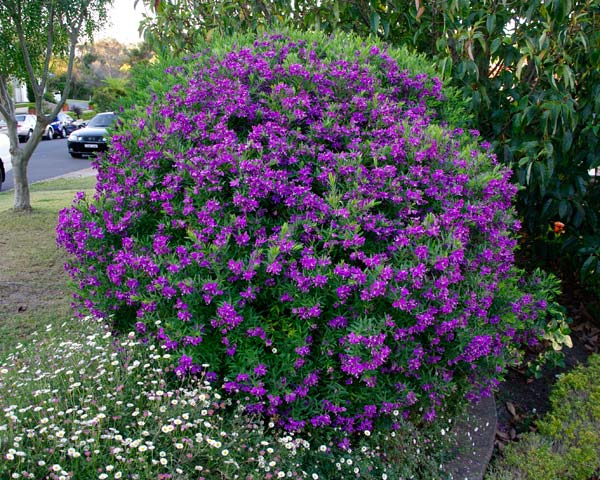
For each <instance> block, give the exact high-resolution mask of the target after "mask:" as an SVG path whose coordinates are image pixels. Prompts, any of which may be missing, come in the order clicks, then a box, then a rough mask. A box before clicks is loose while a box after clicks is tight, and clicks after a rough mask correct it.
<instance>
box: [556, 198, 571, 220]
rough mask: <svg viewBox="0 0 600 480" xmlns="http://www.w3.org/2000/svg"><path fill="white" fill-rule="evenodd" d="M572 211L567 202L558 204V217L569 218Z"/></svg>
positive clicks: (562, 201) (563, 201)
mask: <svg viewBox="0 0 600 480" xmlns="http://www.w3.org/2000/svg"><path fill="white" fill-rule="evenodd" d="M570 210H571V206H570V205H569V202H568V201H567V200H564V199H563V200H561V201H560V202H559V204H558V216H559V217H560V218H567V215H568V214H569V211H570Z"/></svg>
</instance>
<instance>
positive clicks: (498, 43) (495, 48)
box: [490, 37, 502, 54]
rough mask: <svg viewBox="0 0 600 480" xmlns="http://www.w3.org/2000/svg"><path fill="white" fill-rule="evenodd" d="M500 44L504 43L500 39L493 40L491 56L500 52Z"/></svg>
mask: <svg viewBox="0 0 600 480" xmlns="http://www.w3.org/2000/svg"><path fill="white" fill-rule="evenodd" d="M500 43H502V42H501V40H500V38H498V37H496V38H494V39H493V40H492V43H491V45H490V53H491V54H493V53H495V52H496V50H498V47H500Z"/></svg>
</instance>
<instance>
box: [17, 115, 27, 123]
mask: <svg viewBox="0 0 600 480" xmlns="http://www.w3.org/2000/svg"><path fill="white" fill-rule="evenodd" d="M15 120H16V121H17V122H23V121H25V115H15Z"/></svg>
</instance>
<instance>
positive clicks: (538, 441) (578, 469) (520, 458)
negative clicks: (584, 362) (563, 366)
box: [486, 355, 600, 480]
mask: <svg viewBox="0 0 600 480" xmlns="http://www.w3.org/2000/svg"><path fill="white" fill-rule="evenodd" d="M550 398H551V402H552V409H551V411H550V412H549V413H548V414H547V415H546V416H545V417H544V418H543V419H542V420H541V421H539V422H538V424H537V426H538V433H530V434H527V435H525V437H524V438H523V439H522V440H521V441H520V442H519V443H515V444H511V445H509V446H508V447H507V448H506V450H505V452H504V454H503V458H502V459H501V460H500V461H498V462H497V463H496V464H494V465H493V468H492V470H491V472H490V474H489V475H488V476H487V477H486V479H487V480H503V479H522V480H538V479H541V478H557V479H558V478H560V479H561V480H587V479H589V478H590V477H592V476H593V475H594V474H597V473H598V471H599V469H600V436H598V432H599V431H600V356H598V355H595V356H592V357H590V361H589V365H588V366H587V367H584V366H580V367H578V368H576V369H575V370H573V371H572V372H569V373H568V374H565V375H563V376H562V377H561V378H560V379H559V380H558V382H557V384H556V386H555V387H554V390H553V391H552V394H551V397H550Z"/></svg>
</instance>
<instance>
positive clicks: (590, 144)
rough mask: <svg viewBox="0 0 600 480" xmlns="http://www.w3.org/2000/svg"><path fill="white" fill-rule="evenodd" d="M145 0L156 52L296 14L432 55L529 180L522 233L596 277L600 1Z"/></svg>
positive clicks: (297, 22) (552, 258) (183, 48)
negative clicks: (593, 173)
mask: <svg viewBox="0 0 600 480" xmlns="http://www.w3.org/2000/svg"><path fill="white" fill-rule="evenodd" d="M145 3H146V4H147V6H148V7H149V8H150V9H151V11H153V13H154V16H149V15H148V16H146V17H145V19H144V21H143V23H142V29H143V31H144V35H145V38H146V40H148V41H149V42H151V44H152V45H154V46H155V48H156V50H157V51H168V52H171V53H175V54H183V53H192V52H194V51H195V50H197V48H198V45H199V42H203V41H210V39H211V36H212V35H213V33H214V32H215V31H220V32H224V33H226V34H227V33H231V32H233V31H244V30H249V31H253V32H257V33H260V32H261V31H263V30H266V29H268V28H272V27H278V26H282V25H290V26H293V27H295V28H300V29H307V30H310V29H316V30H324V31H325V32H334V31H336V30H343V31H354V32H355V33H358V34H360V35H363V36H365V37H366V36H368V35H375V36H377V37H380V38H383V39H385V40H386V41H388V42H389V43H391V44H393V45H399V44H403V45H409V46H411V47H412V48H414V49H416V50H417V51H419V52H422V53H426V54H428V55H430V56H431V57H432V58H433V59H434V60H435V61H436V63H437V64H438V66H439V69H440V72H441V73H442V75H443V76H445V77H446V79H448V80H449V81H450V83H451V84H452V85H454V86H456V87H458V88H459V89H460V90H461V91H462V93H463V96H464V98H465V101H466V102H467V103H468V105H469V107H470V111H471V113H472V118H473V121H472V125H473V127H474V128H477V129H479V130H480V131H481V133H482V135H483V136H484V137H485V138H487V139H488V140H489V141H491V142H492V143H493V145H494V147H495V151H496V153H497V154H498V156H499V158H500V159H503V160H504V161H505V162H506V163H507V164H509V165H511V167H512V168H513V171H514V178H515V181H516V182H518V183H519V184H520V185H521V186H523V187H524V188H523V189H521V191H520V193H519V199H518V208H519V212H520V214H521V217H522V219H523V223H524V235H523V239H524V241H525V243H526V244H527V245H528V246H530V247H531V248H532V250H531V251H532V252H534V253H535V254H536V255H537V256H538V257H539V258H542V259H545V260H547V261H549V262H556V259H559V258H560V259H564V260H566V261H565V262H564V264H563V266H566V267H567V269H571V267H572V266H573V265H577V266H578V267H576V268H575V269H574V270H575V271H577V270H578V269H579V267H581V268H580V269H579V270H580V272H581V275H582V277H583V278H584V279H585V278H587V279H589V278H590V277H595V278H596V281H597V282H599V284H600V222H599V219H598V216H597V214H598V211H600V191H599V190H600V184H599V182H598V181H597V180H594V179H592V178H590V176H589V174H588V171H589V170H590V169H594V168H596V167H598V166H599V165H600V136H599V134H600V123H599V119H600V69H599V68H598V65H600V28H599V27H600V0H531V1H527V2H521V1H507V0H427V1H425V0H414V1H413V0H411V1H408V0H383V1H366V0H349V1H346V2H341V1H338V0H305V1H291V0H269V1H266V0H247V1H242V0H215V1H207V0H145ZM557 221H560V223H561V224H564V225H565V228H562V227H561V228H556V227H554V225H558V224H555V222H557ZM573 260H575V262H573Z"/></svg>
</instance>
